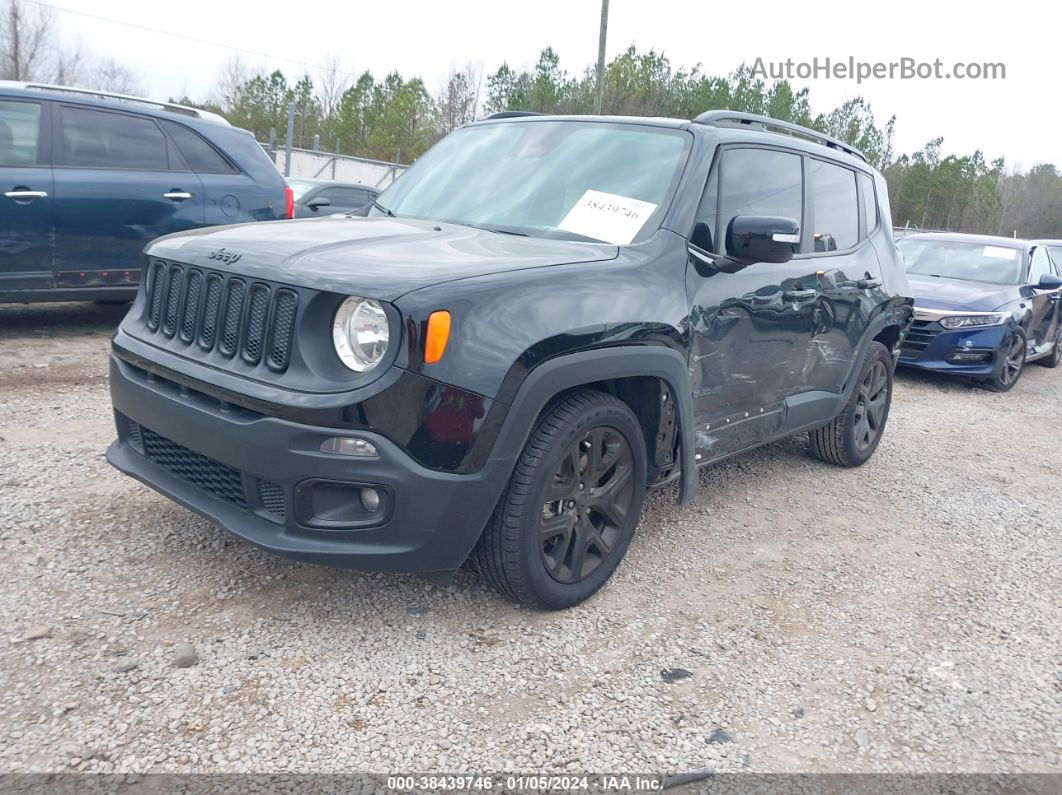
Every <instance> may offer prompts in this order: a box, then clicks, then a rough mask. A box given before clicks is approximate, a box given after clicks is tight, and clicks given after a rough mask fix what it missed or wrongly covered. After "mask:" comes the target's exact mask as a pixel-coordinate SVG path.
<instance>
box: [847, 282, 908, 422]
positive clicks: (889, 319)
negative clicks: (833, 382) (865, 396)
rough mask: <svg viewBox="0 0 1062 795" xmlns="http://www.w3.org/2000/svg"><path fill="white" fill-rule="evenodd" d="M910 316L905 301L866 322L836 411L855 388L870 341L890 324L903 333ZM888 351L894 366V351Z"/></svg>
mask: <svg viewBox="0 0 1062 795" xmlns="http://www.w3.org/2000/svg"><path fill="white" fill-rule="evenodd" d="M911 317H912V315H911V305H910V304H909V303H905V304H901V305H899V306H896V307H893V308H892V309H889V310H887V311H885V312H881V313H879V314H878V315H877V316H875V317H874V318H873V319H872V320H871V321H870V323H868V324H867V328H866V331H864V332H863V338H862V339H861V340H860V341H859V350H858V351H857V352H856V355H855V356H853V357H852V363H851V365H850V366H849V368H848V375H847V377H846V378H845V381H844V389H843V390H842V392H841V396H842V397H841V400H840V401H839V402H838V409H837V410H838V411H840V410H841V408H842V407H843V406H844V404H845V403H846V402H847V401H848V398H850V397H851V395H852V390H853V389H855V382H856V379H857V377H858V376H859V367H860V366H861V365H862V363H863V359H864V358H865V357H866V355H867V349H868V348H869V347H870V343H872V342H873V341H874V339H875V338H876V337H877V336H878V335H879V334H880V333H881V332H882V331H884V330H885V329H887V328H889V327H890V326H896V327H897V328H898V329H899V330H900V332H901V334H903V333H904V332H905V331H906V329H907V328H908V327H909V326H910V318H911ZM901 339H902V336H901ZM889 353H891V354H893V366H894V367H895V365H896V351H889Z"/></svg>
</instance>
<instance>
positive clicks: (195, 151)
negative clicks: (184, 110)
mask: <svg viewBox="0 0 1062 795" xmlns="http://www.w3.org/2000/svg"><path fill="white" fill-rule="evenodd" d="M162 126H163V127H165V128H166V132H168V133H169V134H170V137H171V138H172V139H173V142H174V143H175V144H177V149H179V150H180V152H181V156H182V157H183V158H184V162H185V163H187V164H188V167H189V168H190V169H192V171H198V172H200V173H203V174H231V173H232V171H233V168H232V166H231V165H230V164H229V161H228V160H226V159H225V158H224V157H222V155H221V153H220V152H218V151H217V150H216V149H215V148H214V147H213V146H211V145H210V144H208V143H207V142H206V141H204V140H203V139H202V138H200V137H199V135H198V134H196V133H194V132H192V131H191V130H189V129H188V128H187V127H185V126H184V125H183V124H177V123H176V122H172V121H163V122H162Z"/></svg>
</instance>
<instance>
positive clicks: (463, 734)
mask: <svg viewBox="0 0 1062 795" xmlns="http://www.w3.org/2000/svg"><path fill="white" fill-rule="evenodd" d="M120 314H121V310H120V309H116V308H113V307H99V306H93V305H86V306H78V305H57V306H37V307H2V306H0V398H2V406H3V408H2V410H0V437H2V438H0V489H2V493H3V497H4V499H3V500H2V501H0V581H2V582H3V583H4V585H3V588H2V594H0V629H2V632H3V635H4V637H3V638H2V639H0V681H2V682H3V686H2V687H0V726H2V727H3V729H2V731H0V770H4V771H64V770H66V771H73V770H79V771H105V772H121V773H144V772H164V771H165V772H192V771H210V772H219V771H261V772H281V771H352V770H370V771H375V772H401V771H412V770H420V771H426V770H438V771H450V772H454V771H469V772H482V771H502V770H510V771H513V770H515V771H537V770H544V771H550V772H563V771H570V772H577V771H578V772H586V771H614V770H630V771H633V770H640V771H656V772H672V773H682V772H685V771H690V770H700V769H703V768H710V769H714V770H718V771H734V770H753V771H915V772H921V771H956V772H957V771H995V772H1008V771H1029V772H1062V695H1060V694H1062V667H1060V662H1062V653H1060V652H1062V645H1060V643H1059V638H1060V629H1059V628H1060V627H1062V588H1060V572H1062V547H1060V544H1059V536H1060V524H1062V523H1060V521H1059V518H1058V508H1057V506H1058V505H1059V501H1060V497H1062V481H1060V480H1059V471H1060V469H1062V434H1060V431H1062V411H1060V409H1062V372H1055V371H1050V370H1047V369H1044V368H1042V367H1038V366H1031V367H1030V368H1029V369H1028V371H1027V372H1026V374H1025V375H1024V377H1023V378H1022V381H1021V382H1020V384H1019V385H1018V387H1017V388H1016V389H1015V390H1014V391H1013V392H1012V393H1010V394H1008V395H996V394H992V393H989V392H985V391H983V390H979V389H974V388H971V387H969V386H967V385H965V384H961V383H955V382H952V381H947V380H942V379H939V378H934V377H927V376H915V375H906V374H905V375H901V376H900V377H899V379H898V390H897V394H896V401H895V403H894V407H893V415H892V418H891V419H890V424H889V429H888V431H887V433H886V436H885V439H884V441H883V443H882V446H881V448H880V449H879V451H878V453H877V455H876V456H875V457H874V459H873V460H872V461H871V462H870V463H869V464H867V465H866V466H865V467H863V468H861V469H858V470H840V469H835V468H832V467H829V466H827V465H824V464H820V463H817V462H815V461H812V460H811V459H810V458H808V457H807V455H806V454H805V452H804V446H805V444H806V441H805V440H803V439H799V438H797V439H793V440H787V441H785V442H782V443H779V444H775V445H772V446H771V447H769V448H766V449H763V450H760V451H757V452H755V453H752V454H748V455H744V456H741V457H738V458H736V459H733V460H731V461H730V462H728V463H725V464H723V465H720V466H717V467H715V468H712V469H710V470H707V471H704V472H703V473H702V475H701V491H700V496H699V498H698V500H697V502H696V504H695V505H694V506H691V507H689V508H687V509H684V510H679V509H678V508H676V506H675V505H674V492H673V491H670V490H668V491H663V492H661V493H659V494H657V495H655V496H654V497H652V498H651V499H650V501H649V503H648V506H647V513H646V515H645V517H644V519H643V522H642V524H641V526H640V528H639V531H638V533H637V535H636V537H635V540H634V543H633V545H632V547H631V550H630V553H629V555H628V557H627V560H626V562H625V563H624V564H623V565H622V567H621V569H620V571H619V572H618V573H617V575H616V576H615V577H614V578H613V580H612V581H611V583H610V584H609V585H608V586H607V587H606V588H605V589H604V590H603V591H602V592H601V593H600V594H599V595H598V596H597V597H595V598H594V599H592V600H591V601H590V602H589V603H587V604H585V605H582V606H580V607H577V608H575V609H572V610H570V611H567V612H565V613H556V614H547V613H537V612H531V611H528V610H525V609H522V608H518V607H515V606H513V605H511V604H509V603H507V602H505V601H503V600H501V599H500V598H499V597H497V596H495V595H494V594H493V593H492V592H490V591H489V590H487V589H486V588H485V586H484V585H483V584H482V583H481V582H480V580H479V579H478V578H477V576H476V575H475V574H474V572H471V571H462V572H461V573H460V574H459V575H458V577H457V578H456V580H455V581H454V583H453V584H452V585H451V586H449V587H446V588H439V587H436V586H433V585H429V584H427V583H425V582H423V581H421V580H419V579H417V578H414V577H400V576H383V575H373V574H360V573H350V572H344V571H335V570H329V569H325V568H320V567H315V566H309V565H303V564H298V563H293V562H290V561H286V560H282V559H279V558H275V557H272V556H269V555H267V554H265V553H262V552H259V551H257V550H255V549H254V548H252V547H250V546H248V545H246V544H244V543H242V542H239V541H237V540H234V539H232V538H230V537H228V536H227V535H225V534H224V533H223V532H221V531H220V530H218V529H216V528H215V527H213V526H212V525H210V524H209V523H207V522H205V521H203V520H201V519H199V518H197V517H195V516H194V515H193V514H191V513H189V512H188V511H185V510H183V509H182V508H179V507H178V506H176V505H174V504H172V503H170V502H168V501H167V500H165V499H163V498H161V497H159V496H157V495H155V494H154V493H153V492H151V491H150V490H148V489H146V488H143V487H141V486H139V485H137V484H136V483H134V482H133V481H131V480H129V479H126V478H123V477H121V476H119V475H118V474H117V473H115V472H113V471H111V470H110V468H109V467H107V466H106V464H105V463H104V461H103V458H102V454H103V450H104V448H105V446H106V444H107V443H108V442H109V440H110V438H111V436H112V427H111V417H110V408H109V404H108V400H107V392H106V362H105V356H106V351H107V346H108V336H109V331H110V328H111V327H112V326H113V324H114V323H115V322H116V321H117V319H118V318H119V316H120Z"/></svg>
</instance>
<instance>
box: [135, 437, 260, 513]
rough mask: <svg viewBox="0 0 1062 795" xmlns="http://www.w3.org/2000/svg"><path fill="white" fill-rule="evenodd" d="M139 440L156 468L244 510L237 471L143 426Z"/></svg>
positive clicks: (241, 479)
mask: <svg viewBox="0 0 1062 795" xmlns="http://www.w3.org/2000/svg"><path fill="white" fill-rule="evenodd" d="M140 438H141V439H142V440H143V443H144V452H145V453H146V454H147V457H148V458H150V459H151V460H152V461H154V462H155V463H156V464H158V465H159V466H161V467H163V468H164V469H167V470H169V471H170V472H171V473H173V474H174V475H176V476H177V477H179V478H180V479H181V480H184V481H187V482H188V483H191V484H192V485H193V486H195V487H196V488H198V489H202V490H203V491H206V492H209V493H210V494H213V495H214V496H215V497H217V498H219V499H222V500H224V501H225V502H227V503H230V504H231V505H235V506H236V507H237V508H247V499H246V497H244V493H243V475H242V473H241V472H240V470H238V469H234V468H233V467H230V466H228V465H226V464H222V463H221V462H220V461H215V460H214V459H213V458H209V457H207V456H205V455H202V454H201V453H197V452H195V451H194V450H189V449H188V448H187V447H183V446H181V445H179V444H177V443H176V442H171V441H170V440H169V439H167V438H166V437H165V436H160V435H159V434H157V433H155V432H154V431H152V430H149V429H148V428H145V427H144V426H143V425H141V426H140Z"/></svg>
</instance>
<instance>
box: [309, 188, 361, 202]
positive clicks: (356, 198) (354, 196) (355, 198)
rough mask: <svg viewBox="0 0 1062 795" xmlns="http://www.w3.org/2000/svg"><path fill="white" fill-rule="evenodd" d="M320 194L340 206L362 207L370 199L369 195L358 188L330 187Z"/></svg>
mask: <svg viewBox="0 0 1062 795" xmlns="http://www.w3.org/2000/svg"><path fill="white" fill-rule="evenodd" d="M319 195H320V196H323V197H324V198H326V199H330V200H331V202H332V204H335V205H338V206H340V207H360V206H361V205H363V204H365V203H366V202H368V201H369V195H368V194H367V193H366V192H365V191H363V190H358V189H357V188H328V189H327V190H323V191H321V193H320V194H319Z"/></svg>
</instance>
